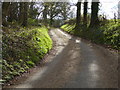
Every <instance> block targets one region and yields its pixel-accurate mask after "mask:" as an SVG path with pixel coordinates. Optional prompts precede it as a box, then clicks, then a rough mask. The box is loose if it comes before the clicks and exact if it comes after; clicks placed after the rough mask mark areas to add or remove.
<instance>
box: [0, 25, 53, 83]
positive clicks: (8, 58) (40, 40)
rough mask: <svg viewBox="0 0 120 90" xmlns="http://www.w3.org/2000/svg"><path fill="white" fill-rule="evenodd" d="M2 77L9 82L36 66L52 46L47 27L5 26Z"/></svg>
mask: <svg viewBox="0 0 120 90" xmlns="http://www.w3.org/2000/svg"><path fill="white" fill-rule="evenodd" d="M2 46H3V50H2V51H3V52H2V55H3V60H2V63H3V64H2V65H3V66H2V79H3V80H5V82H7V81H8V80H10V79H13V78H14V77H15V76H18V75H20V74H22V73H24V72H25V71H26V70H28V69H29V68H31V67H33V66H35V65H36V64H37V63H39V62H40V60H41V59H42V58H43V57H44V55H45V54H46V53H47V52H49V50H50V49H51V48H52V40H51V38H50V36H49V34H48V29H47V28H46V27H44V26H43V27H32V28H19V29H18V28H13V29H11V28H3V45H2Z"/></svg>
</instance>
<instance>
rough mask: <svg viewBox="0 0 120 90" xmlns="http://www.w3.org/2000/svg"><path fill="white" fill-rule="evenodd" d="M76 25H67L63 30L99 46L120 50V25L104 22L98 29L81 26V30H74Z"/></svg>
mask: <svg viewBox="0 0 120 90" xmlns="http://www.w3.org/2000/svg"><path fill="white" fill-rule="evenodd" d="M74 28H75V24H74V25H70V24H65V25H63V26H61V29H63V30H64V31H66V32H68V33H70V34H73V35H76V36H80V37H82V38H85V39H88V40H91V41H93V42H95V43H98V44H103V45H107V46H110V47H112V48H114V49H117V50H119V49H120V42H119V37H120V23H119V22H116V23H115V22H114V21H113V20H108V21H107V22H102V23H101V25H100V26H99V27H98V28H93V29H89V28H86V27H84V25H81V26H80V30H74Z"/></svg>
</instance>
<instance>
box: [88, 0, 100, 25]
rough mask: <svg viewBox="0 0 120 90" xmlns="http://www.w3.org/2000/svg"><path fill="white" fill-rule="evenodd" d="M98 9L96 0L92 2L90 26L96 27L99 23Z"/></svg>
mask: <svg viewBox="0 0 120 90" xmlns="http://www.w3.org/2000/svg"><path fill="white" fill-rule="evenodd" d="M98 11H99V0H98V2H92V5H91V12H92V13H91V21H90V27H96V26H98V25H99V19H98Z"/></svg>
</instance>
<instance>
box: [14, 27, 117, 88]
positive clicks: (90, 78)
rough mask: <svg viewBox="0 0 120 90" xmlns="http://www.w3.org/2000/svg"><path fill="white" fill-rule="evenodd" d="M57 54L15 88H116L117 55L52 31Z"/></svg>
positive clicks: (49, 56) (54, 53) (48, 57)
mask: <svg viewBox="0 0 120 90" xmlns="http://www.w3.org/2000/svg"><path fill="white" fill-rule="evenodd" d="M50 34H51V37H52V38H53V41H54V42H55V47H54V49H55V50H54V52H53V53H52V54H50V55H48V56H47V57H46V60H45V62H44V63H45V65H44V66H43V67H41V68H40V69H38V71H36V72H35V73H34V74H32V75H30V76H29V77H28V78H27V79H26V80H25V81H24V82H22V84H18V85H14V86H12V87H16V88H28V89H30V88H117V87H118V71H117V66H118V54H117V53H116V52H113V51H109V50H107V49H105V48H103V47H101V46H98V45H95V44H91V43H90V42H88V41H85V40H82V39H80V38H77V37H73V36H70V35H68V34H65V33H64V32H62V31H61V30H59V29H54V30H51V31H50Z"/></svg>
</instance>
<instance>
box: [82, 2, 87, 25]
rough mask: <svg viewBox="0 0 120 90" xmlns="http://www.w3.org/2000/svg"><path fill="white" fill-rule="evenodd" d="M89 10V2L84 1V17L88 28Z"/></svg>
mask: <svg viewBox="0 0 120 90" xmlns="http://www.w3.org/2000/svg"><path fill="white" fill-rule="evenodd" d="M87 8H88V2H87V0H85V1H84V13H83V15H84V17H83V23H84V25H85V26H86V27H87Z"/></svg>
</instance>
